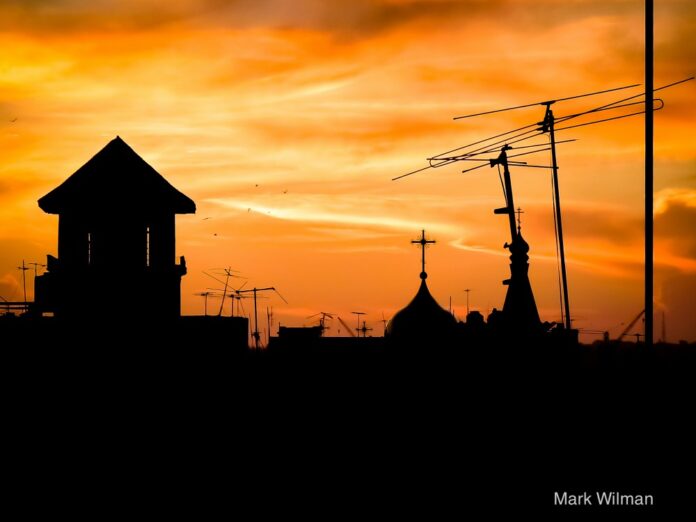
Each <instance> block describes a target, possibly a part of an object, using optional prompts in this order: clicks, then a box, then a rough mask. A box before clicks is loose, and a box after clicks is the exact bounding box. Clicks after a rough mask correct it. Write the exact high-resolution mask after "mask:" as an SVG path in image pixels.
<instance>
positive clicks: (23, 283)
mask: <svg viewBox="0 0 696 522" xmlns="http://www.w3.org/2000/svg"><path fill="white" fill-rule="evenodd" d="M17 270H21V271H22V287H23V288H24V311H25V312H26V310H27V276H26V273H27V270H31V269H30V268H29V267H28V266H26V265H25V264H24V259H22V266H18V267H17Z"/></svg>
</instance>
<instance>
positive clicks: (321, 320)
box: [307, 312, 334, 335]
mask: <svg viewBox="0 0 696 522" xmlns="http://www.w3.org/2000/svg"><path fill="white" fill-rule="evenodd" d="M317 316H320V317H319V327H320V328H321V335H324V331H325V330H328V328H329V327H328V326H325V325H326V318H327V317H328V318H329V319H333V316H334V314H331V313H329V312H319V313H316V314H314V315H310V316H309V317H307V319H312V318H313V317H317Z"/></svg>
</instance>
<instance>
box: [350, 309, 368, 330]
mask: <svg viewBox="0 0 696 522" xmlns="http://www.w3.org/2000/svg"><path fill="white" fill-rule="evenodd" d="M351 314H353V315H357V316H358V327H357V328H356V329H355V331H356V332H358V335H360V316H361V315H367V314H366V313H365V312H351Z"/></svg>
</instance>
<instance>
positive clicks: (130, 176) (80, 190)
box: [39, 136, 196, 214]
mask: <svg viewBox="0 0 696 522" xmlns="http://www.w3.org/2000/svg"><path fill="white" fill-rule="evenodd" d="M39 207H40V208H41V209H42V210H43V211H45V212H47V213H49V214H60V213H62V212H64V211H66V210H67V211H70V210H75V209H82V208H105V209H108V210H109V211H113V210H121V209H123V210H124V211H132V210H135V209H137V210H165V211H169V212H174V213H176V214H192V213H195V212H196V204H195V203H194V202H193V200H192V199H191V198H189V197H188V196H186V195H185V194H183V193H181V192H179V191H178V190H177V189H176V188H174V187H173V186H172V185H171V184H170V183H169V182H168V181H167V180H166V179H164V177H162V175H161V174H159V173H158V172H157V171H156V170H155V169H153V168H152V167H151V166H150V165H149V164H148V163H147V162H146V161H145V160H144V159H142V158H141V157H140V156H139V155H138V154H137V153H136V152H135V151H134V150H133V149H132V148H131V147H130V146H128V144H127V143H126V142H125V141H123V140H122V139H121V138H120V137H118V136H116V138H114V139H113V140H111V141H110V142H109V143H108V144H107V145H106V146H105V147H104V148H103V149H102V150H100V151H99V152H98V153H97V154H96V155H94V157H92V159H90V160H89V161H88V162H87V163H85V164H84V165H83V166H82V167H80V168H79V169H78V170H77V171H76V172H75V173H74V174H72V175H71V176H70V177H69V178H68V179H66V180H65V181H64V182H63V183H61V184H60V185H59V186H58V187H56V188H55V189H53V190H52V191H51V192H49V193H48V194H46V195H45V196H43V197H42V198H41V199H39Z"/></svg>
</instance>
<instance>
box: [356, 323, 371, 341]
mask: <svg viewBox="0 0 696 522" xmlns="http://www.w3.org/2000/svg"><path fill="white" fill-rule="evenodd" d="M370 330H372V328H368V327H367V323H366V322H365V321H363V325H362V327H360V328H358V333H362V336H363V339H364V338H365V337H367V332H369V331H370Z"/></svg>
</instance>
